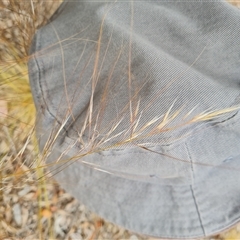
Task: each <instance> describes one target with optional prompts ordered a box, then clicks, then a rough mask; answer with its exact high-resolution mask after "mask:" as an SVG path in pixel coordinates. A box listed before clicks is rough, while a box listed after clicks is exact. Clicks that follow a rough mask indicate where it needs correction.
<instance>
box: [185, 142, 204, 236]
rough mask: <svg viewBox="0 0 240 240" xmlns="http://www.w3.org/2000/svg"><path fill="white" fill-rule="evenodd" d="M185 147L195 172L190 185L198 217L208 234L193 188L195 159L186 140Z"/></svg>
mask: <svg viewBox="0 0 240 240" xmlns="http://www.w3.org/2000/svg"><path fill="white" fill-rule="evenodd" d="M185 147H186V150H187V155H188V157H189V159H190V162H191V169H192V174H193V175H192V176H193V183H192V184H191V185H190V189H191V193H192V197H193V201H194V204H195V207H196V210H197V214H198V218H199V222H200V225H201V228H202V231H203V234H204V236H206V232H205V229H204V226H203V221H202V217H201V213H200V208H199V206H198V202H197V199H196V196H195V193H194V188H193V185H194V169H193V161H192V157H191V154H190V151H189V148H188V145H187V143H186V142H185Z"/></svg>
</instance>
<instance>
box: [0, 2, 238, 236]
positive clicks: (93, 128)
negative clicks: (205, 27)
mask: <svg viewBox="0 0 240 240" xmlns="http://www.w3.org/2000/svg"><path fill="white" fill-rule="evenodd" d="M59 3H60V1H57V0H56V1H48V2H47V4H46V2H44V1H40V0H39V1H33V0H29V1H18V0H1V1H0V17H1V19H0V36H1V37H0V124H1V125H0V129H1V145H0V193H1V195H0V198H1V199H2V198H3V191H7V189H8V188H9V186H10V183H11V182H17V183H18V184H19V183H20V184H22V185H23V184H24V182H28V183H31V184H37V186H38V189H39V191H38V196H37V197H38V198H39V202H40V199H42V198H44V199H45V201H47V198H48V196H47V194H46V184H47V181H48V178H49V176H51V175H54V174H57V172H54V173H50V174H49V173H47V172H46V168H47V167H48V166H49V164H47V163H46V162H45V160H46V158H47V156H48V155H49V154H50V152H51V149H52V147H53V145H54V143H55V141H56V139H57V137H58V136H59V134H61V130H62V129H63V128H64V127H65V124H66V123H67V122H68V121H69V119H71V118H72V120H73V121H74V116H73V114H72V111H71V102H70V100H69V102H68V103H66V104H68V112H67V114H66V116H65V119H64V121H63V122H62V124H61V126H58V128H57V129H56V128H54V127H53V129H54V132H52V134H50V136H49V139H48V141H47V143H46V145H45V146H44V149H43V151H42V152H41V153H40V152H39V151H38V144H37V140H36V137H35V120H36V119H35V115H36V111H35V106H34V103H33V99H32V93H31V89H30V86H29V80H28V69H27V62H28V60H29V59H30V58H31V57H32V56H30V55H29V47H30V44H31V41H32V38H33V35H34V33H35V32H36V30H37V29H38V28H39V27H41V26H43V25H44V24H46V23H47V21H48V18H49V17H50V16H51V14H52V13H53V12H54V9H55V8H56V7H57V5H58V4H59ZM235 4H237V2H235ZM103 22H104V19H103ZM74 37H75V36H72V37H69V39H71V38H72V39H74ZM101 37H102V26H101V27H100V31H99V38H98V41H97V42H95V44H96V49H97V51H96V56H94V69H93V78H92V82H91V83H90V82H89V84H91V87H92V93H91V100H90V103H89V106H88V109H87V114H86V118H85V121H84V123H83V125H82V128H81V129H80V130H79V132H78V135H79V138H78V142H76V143H74V144H79V143H80V144H81V146H82V151H81V152H79V153H78V154H77V155H76V156H73V157H72V158H71V159H65V160H64V161H63V160H60V159H56V161H55V162H54V163H51V164H56V165H57V164H59V165H61V166H60V168H59V169H58V171H62V170H63V168H64V167H67V165H68V164H71V162H72V161H75V160H76V159H81V158H82V157H83V156H85V155H88V154H92V153H94V152H100V151H103V150H106V149H110V148H116V147H121V146H125V145H126V144H129V143H132V144H136V145H137V146H139V147H140V148H142V149H144V150H146V151H151V150H149V149H148V144H147V139H148V137H151V136H154V135H156V134H159V133H161V132H167V131H172V130H175V129H177V128H181V127H184V126H187V125H191V124H196V123H200V122H201V123H204V122H207V121H209V120H214V119H217V118H218V117H219V116H222V115H224V114H227V113H229V112H233V111H236V110H237V109H239V106H233V107H231V108H227V109H207V110H206V111H203V112H200V113H199V112H198V113H197V114H194V112H195V111H196V109H197V106H196V107H195V108H194V109H192V110H191V111H189V112H188V113H187V114H185V115H182V111H183V109H184V106H182V108H180V109H178V110H173V109H174V108H173V107H174V104H175V103H172V104H171V106H170V108H169V109H168V111H167V112H165V113H162V115H161V116H155V117H153V118H152V119H151V120H150V121H149V122H147V123H145V124H140V123H141V118H142V116H143V115H144V113H145V109H142V108H141V107H140V106H141V99H140V98H139V97H138V93H139V92H140V91H141V87H136V89H135V90H134V92H131V91H129V102H128V103H127V104H126V106H124V107H123V108H122V109H120V110H119V114H118V118H117V119H113V120H112V122H111V123H110V125H109V127H108V128H104V127H101V125H102V118H103V116H104V111H105V110H106V105H107V102H108V97H109V92H108V91H109V85H110V83H111V81H113V79H112V77H111V74H112V73H113V71H114V69H115V67H116V65H117V63H118V60H119V58H120V56H121V51H122V50H123V48H124V47H123V46H122V49H120V50H119V52H118V53H116V58H115V59H116V60H115V62H113V63H112V69H110V70H109V76H108V77H107V80H106V87H105V89H104V91H103V93H102V98H101V101H100V104H99V106H98V107H97V108H95V106H94V101H93V98H94V90H95V86H96V85H97V82H98V77H99V74H100V71H101V69H102V64H104V58H105V55H106V54H107V51H108V49H106V50H105V53H104V54H102V55H103V59H100V53H101V52H102V49H101ZM69 39H68V40H69ZM86 41H90V40H86ZM109 44H110V43H109ZM128 47H129V49H131V42H130V44H129V46H128ZM203 51H204V49H203ZM129 52H131V50H129ZM36 54H41V53H36ZM129 55H130V54H129ZM200 56H201V53H199V56H196V60H195V61H194V62H193V63H192V65H191V66H190V67H189V68H191V67H192V66H193V65H194V64H195V62H196V61H197V60H198V58H199V57H200ZM80 61H83V60H82V59H80ZM129 62H130V59H129ZM128 64H129V65H130V63H126V65H128ZM87 65H88V63H86V66H87ZM63 68H64V66H63ZM129 68H130V67H129ZM187 71H188V69H187V70H186V73H187ZM126 74H128V75H129V78H128V79H129V82H128V84H129V89H132V88H133V86H134V83H133V81H134V79H132V78H131V73H130V71H129V72H128V73H126ZM175 80H176V79H174V80H173V81H172V83H171V84H174V81H175ZM165 90H166V91H167V87H166V89H165ZM159 94H161V93H159ZM158 97H159V96H155V99H154V98H153V99H151V101H149V105H151V104H154V102H155V101H156V100H157V99H158ZM176 101H177V100H176ZM147 107H148V106H147ZM196 112H197V111H196ZM126 116H127V117H129V124H128V127H127V128H126V129H123V130H121V131H118V129H119V128H118V127H119V126H120V125H121V123H122V121H124V118H126ZM176 118H178V119H181V121H179V120H178V122H179V124H177V125H176V124H172V123H173V122H174V120H175V119H176ZM86 132H87V133H88V135H90V136H91V137H90V138H88V139H87V140H86V139H83V137H82V136H83V134H84V133H86ZM119 136H121V138H119ZM182 137H186V136H182ZM115 139H121V140H119V141H115ZM145 139H146V141H145ZM139 142H140V143H139ZM74 144H73V145H74ZM70 149H71V146H70V147H69V148H68V149H66V152H63V153H62V155H64V154H65V153H67V152H68V151H69V150H70ZM169 157H171V156H169ZM173 159H175V160H176V161H177V160H178V161H185V160H184V159H178V158H176V157H173ZM62 164H63V165H62ZM89 167H96V166H91V165H89ZM99 170H104V169H99ZM111 174H114V173H111ZM16 186H19V185H16ZM41 214H42V212H41V207H40V206H39V211H38V217H39V222H38V230H39V239H43V238H44V236H42V235H41V232H42V230H41V229H42V227H43V226H42V223H41V221H40V219H41V216H42V215H41ZM0 217H1V218H2V219H0V221H1V222H2V227H1V228H0V234H1V235H0V238H4V237H6V236H7V235H8V234H10V233H12V234H14V231H13V230H12V229H11V226H9V224H8V223H7V222H5V220H4V216H3V215H0ZM3 223H4V224H3ZM49 232H51V231H50V230H49Z"/></svg>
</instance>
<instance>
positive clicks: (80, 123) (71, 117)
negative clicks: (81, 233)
mask: <svg viewBox="0 0 240 240" xmlns="http://www.w3.org/2000/svg"><path fill="white" fill-rule="evenodd" d="M239 43H240V11H239V10H238V9H236V8H234V7H232V6H231V5H230V4H228V3H226V2H224V1H219V2H218V1H214V2H204V1H184V2H177V1H107V2H106V1H94V2H93V1H69V2H68V1H65V2H64V3H63V4H62V5H61V7H60V8H59V10H58V11H57V12H56V13H55V15H54V16H53V17H52V19H51V21H50V22H49V24H47V25H46V26H44V27H42V28H41V29H40V30H39V31H37V33H36V35H35V37H34V39H33V42H32V47H31V54H34V57H33V58H31V60H30V61H29V76H30V83H31V88H32V93H33V97H34V101H35V105H36V108H37V132H38V138H39V145H40V149H42V150H43V148H44V146H46V143H47V142H49V141H50V140H51V139H54V137H53V136H54V134H55V135H56V134H57V136H58V137H57V138H56V139H54V141H53V144H52V146H51V151H49V155H48V156H47V161H48V163H51V162H52V163H53V162H56V161H57V160H58V164H57V163H55V164H54V165H53V166H51V167H50V170H51V171H52V172H53V173H55V175H54V177H55V178H56V179H57V181H58V182H59V183H60V184H61V185H62V186H63V187H64V188H65V189H66V190H67V191H68V192H70V193H71V194H73V195H74V196H75V197H76V198H78V199H79V200H81V202H83V203H84V204H85V205H87V206H88V207H89V208H90V209H91V210H93V211H95V212H96V213H97V214H99V215H100V216H102V217H103V218H105V219H107V220H109V221H112V222H114V223H116V224H118V225H120V226H123V227H125V228H127V229H130V230H132V231H135V232H138V233H142V234H146V235H150V236H154V237H162V238H194V237H202V236H208V235H212V234H215V233H218V232H220V231H222V230H225V229H227V228H229V227H231V226H233V225H234V224H235V223H237V222H238V221H239V219H240V201H239V200H240V188H239V184H240V174H239V173H240V121H239V115H240V114H239V111H237V110H235V111H232V112H229V113H227V114H223V115H221V116H219V117H218V118H215V119H213V120H209V121H207V122H199V123H194V124H189V125H181V124H182V122H184V121H185V119H184V116H186V114H188V113H190V114H189V116H188V118H189V119H190V118H191V117H193V116H195V115H197V114H199V113H201V112H203V111H206V110H209V109H224V108H229V107H232V106H236V105H238V104H239V103H240V44H239ZM93 89H94V91H93ZM130 100H131V101H130ZM130 102H131V103H130ZM91 106H92V109H91ZM171 106H172V109H171V114H172V113H174V112H176V111H177V110H178V109H181V111H180V113H179V115H177V116H176V118H174V119H173V120H172V121H170V123H169V124H167V125H166V126H165V127H164V128H162V131H159V132H156V131H155V132H154V128H156V127H157V126H158V124H160V123H161V121H162V120H163V118H164V114H165V113H166V112H167V111H168V110H169V109H170V108H171ZM192 109H194V111H191V110H192ZM90 110H91V111H90ZM135 113H136V116H135ZM134 117H135V122H134ZM156 118H159V120H158V121H157V120H156ZM86 119H87V120H86ZM89 119H91V121H90V124H89ZM136 119H139V120H138V121H137V120H136ZM154 119H155V120H156V122H154V121H153V120H154ZM151 121H152V122H153V123H152V124H150V125H148V127H146V128H145V130H143V131H140V130H141V129H142V128H143V127H144V126H146V124H147V123H149V122H151ZM133 122H134V123H135V124H136V122H137V123H138V125H134V124H132V123H133ZM61 126H62V127H61ZM89 126H91V127H89ZM113 126H115V128H114V129H113ZM134 126H136V128H134ZM169 128H171V130H170V129H169ZM158 129H160V128H158ZM167 129H168V130H167ZM134 131H135V132H137V131H138V133H139V132H141V134H139V137H136V138H134V139H132V141H130V140H129V139H130V137H129V136H131V132H132V133H133V132H134ZM148 133H154V134H148ZM85 153H89V154H87V155H85ZM76 156H78V157H76ZM80 156H81V157H80ZM72 157H75V158H74V159H72V160H70V161H68V163H67V164H65V163H64V162H63V160H66V159H70V158H72ZM69 163H71V164H69Z"/></svg>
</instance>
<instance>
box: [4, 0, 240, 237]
mask: <svg viewBox="0 0 240 240" xmlns="http://www.w3.org/2000/svg"><path fill="white" fill-rule="evenodd" d="M46 3H47V4H46ZM235 4H239V2H237V1H235ZM58 5H59V1H57V0H56V1H47V2H43V1H40V0H39V1H32V0H29V1H18V0H0V36H1V38H0V96H1V97H0V193H1V194H0V239H29V240H30V239H132V240H133V239H147V238H145V237H141V236H138V235H134V234H131V233H129V232H127V231H126V230H124V229H120V228H118V227H117V226H115V225H113V224H111V223H107V222H104V221H103V220H102V219H100V218H98V217H97V216H96V215H94V214H92V213H91V212H89V211H87V209H86V208H85V207H84V206H83V205H81V204H79V203H78V202H77V201H76V200H75V199H74V198H73V197H71V196H70V195H69V194H68V193H66V192H65V191H64V190H62V189H61V188H60V187H59V186H58V185H57V183H55V182H54V181H53V180H52V179H50V178H48V176H46V169H44V168H43V167H42V166H43V163H42V158H41V154H40V153H39V152H38V147H37V142H36V139H35V135H34V133H35V132H34V123H35V108H34V104H33V100H32V95H31V91H30V87H29V82H28V69H27V61H28V58H29V57H30V56H28V49H29V46H30V43H31V40H32V37H33V34H34V33H35V31H36V29H37V28H38V27H40V26H42V25H44V24H45V23H46V21H47V18H48V17H49V16H51V14H52V13H53V12H54V9H56V7H57V6H58ZM230 110H232V109H228V110H227V111H230ZM225 112H226V111H225ZM222 113H223V112H222V111H213V112H204V113H202V114H200V115H198V116H195V118H192V119H190V120H189V121H190V122H196V121H205V120H207V119H209V118H213V117H216V116H218V115H221V114H222ZM177 115H178V112H175V113H171V114H170V111H169V112H168V113H166V115H165V117H164V119H165V121H171V120H172V119H173V118H174V117H175V116H177ZM160 124H161V125H158V128H160V127H163V126H164V125H165V123H164V122H161V123H160ZM186 124H189V122H186ZM139 134H140V133H136V134H135V136H139ZM133 136H134V135H133ZM238 228H239V227H236V228H235V229H234V230H232V231H230V232H228V233H226V234H225V235H221V236H220V235H219V236H216V237H215V238H214V239H223V238H224V239H240V234H239V233H238V231H239V229H238ZM239 232H240V231H239Z"/></svg>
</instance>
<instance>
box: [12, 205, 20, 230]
mask: <svg viewBox="0 0 240 240" xmlns="http://www.w3.org/2000/svg"><path fill="white" fill-rule="evenodd" d="M12 211H13V219H14V221H15V222H16V224H17V225H18V226H19V227H20V226H21V224H22V214H21V207H20V204H19V203H16V204H14V205H13V208H12Z"/></svg>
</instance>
